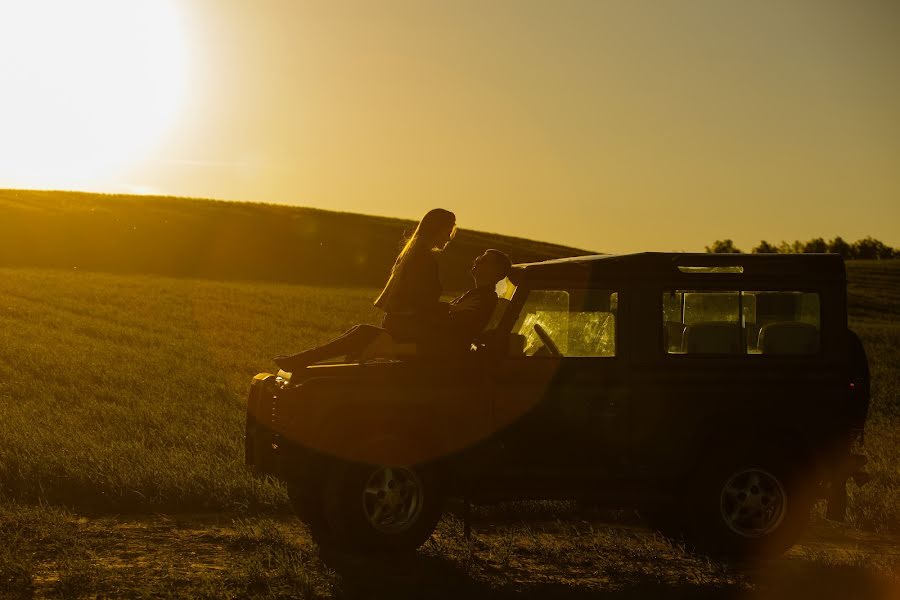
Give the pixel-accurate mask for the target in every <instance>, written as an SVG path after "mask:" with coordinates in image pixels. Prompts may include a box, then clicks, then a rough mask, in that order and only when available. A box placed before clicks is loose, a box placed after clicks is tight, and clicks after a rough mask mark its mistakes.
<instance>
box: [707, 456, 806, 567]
mask: <svg viewBox="0 0 900 600" xmlns="http://www.w3.org/2000/svg"><path fill="white" fill-rule="evenodd" d="M801 464H802V463H801V462H800V461H791V460H788V458H787V457H785V456H774V455H773V456H767V455H766V454H756V455H754V454H753V453H748V454H744V455H732V456H731V457H727V458H723V459H720V460H717V461H715V463H714V464H712V465H710V466H709V467H708V468H706V469H704V470H703V471H702V472H701V473H700V474H699V477H698V479H697V481H696V485H695V490H696V492H697V495H696V496H695V497H694V502H693V504H694V507H695V512H694V515H692V517H693V518H692V519H691V521H692V522H693V523H692V526H691V527H690V530H691V531H690V537H692V538H693V539H694V541H695V542H696V543H697V545H698V546H699V547H700V548H701V549H704V550H708V551H711V552H714V553H719V554H726V555H730V556H735V557H739V558H754V557H763V556H773V555H778V554H781V553H783V552H784V551H785V550H787V549H788V548H790V547H791V546H792V545H794V543H795V542H796V541H797V539H798V538H799V536H800V534H801V533H802V531H803V528H804V527H805V526H806V523H807V521H808V520H809V512H810V509H811V507H812V504H813V501H814V495H813V493H812V488H811V486H810V485H809V484H808V477H807V474H806V473H805V472H804V469H803V468H801Z"/></svg>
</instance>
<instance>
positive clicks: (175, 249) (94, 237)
mask: <svg viewBox="0 0 900 600" xmlns="http://www.w3.org/2000/svg"><path fill="white" fill-rule="evenodd" d="M450 208H452V207H450ZM460 217H461V221H460V224H461V225H463V226H464V225H465V220H464V218H462V216H460ZM414 225H415V223H414V222H412V221H405V220H402V219H390V218H385V217H373V216H366V215H359V214H352V213H338V212H331V211H326V210H318V209H312V208H302V207H294V206H281V205H272V204H258V203H248V202H224V201H214V200H197V199H190V198H175V197H161V196H118V195H106V194H87V193H79V192H43V191H27V190H0V266H5V267H48V268H57V269H58V268H63V269H81V270H89V271H105V272H112V273H145V274H156V275H167V276H174V277H191V278H204V279H217V280H257V281H277V282H290V283H307V284H339V285H369V286H377V285H380V284H381V283H383V282H384V280H385V277H386V274H387V272H388V270H389V269H390V267H391V265H392V264H393V261H394V258H395V257H396V255H397V251H398V249H399V247H400V244H401V240H402V239H403V236H404V233H405V232H410V233H411V231H412V228H413V227H414ZM489 247H490V248H498V249H500V250H503V251H504V252H506V253H507V254H509V255H510V257H511V258H512V259H513V262H529V261H535V260H544V259H548V258H559V257H563V256H573V255H578V254H590V252H589V251H586V250H579V249H576V248H568V247H565V246H558V245H554V244H545V243H541V242H534V241H531V240H525V239H521V238H514V237H509V236H503V235H498V234H492V233H484V232H479V231H470V230H466V229H461V230H460V231H459V233H458V235H457V237H456V239H455V240H454V242H453V243H452V244H451V245H450V246H449V247H448V249H447V251H446V252H445V253H444V254H443V255H442V256H441V259H440V260H441V262H442V273H443V274H444V277H445V281H444V285H445V287H446V288H448V289H451V290H452V289H460V288H464V287H467V286H468V284H469V277H468V275H467V273H468V267H469V265H470V264H471V262H472V260H473V259H474V258H475V257H476V256H477V255H478V254H480V253H481V252H482V251H484V249H485V248H489Z"/></svg>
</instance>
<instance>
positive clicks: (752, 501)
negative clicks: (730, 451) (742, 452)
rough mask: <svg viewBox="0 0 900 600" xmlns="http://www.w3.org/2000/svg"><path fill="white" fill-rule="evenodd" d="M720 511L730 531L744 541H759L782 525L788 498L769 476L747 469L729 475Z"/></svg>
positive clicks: (765, 473)
mask: <svg viewBox="0 0 900 600" xmlns="http://www.w3.org/2000/svg"><path fill="white" fill-rule="evenodd" d="M719 510H720V513H721V516H722V520H723V521H724V522H725V524H726V525H727V526H728V528H729V529H730V530H731V531H733V532H734V533H736V534H738V535H740V536H741V537H745V538H760V537H763V536H765V535H768V534H770V533H772V532H773V531H775V530H776V529H778V527H779V526H780V525H781V523H782V521H784V517H785V514H786V512H787V495H786V494H785V491H784V486H782V485H781V481H780V480H779V479H778V478H777V477H775V476H774V475H773V474H772V473H770V472H768V471H766V470H763V469H746V470H743V471H739V472H737V473H734V474H732V475H731V477H729V478H728V480H727V481H726V482H725V486H724V487H723V488H722V493H721V495H720V498H719Z"/></svg>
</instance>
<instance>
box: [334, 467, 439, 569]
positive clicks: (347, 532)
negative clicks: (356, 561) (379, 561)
mask: <svg viewBox="0 0 900 600" xmlns="http://www.w3.org/2000/svg"><path fill="white" fill-rule="evenodd" d="M324 499H325V502H324V505H323V509H324V516H325V522H326V523H327V526H328V529H329V531H330V533H331V534H332V536H333V541H334V542H335V543H337V544H338V545H339V546H340V547H341V548H342V549H345V550H351V551H363V552H367V551H369V552H370V551H377V550H382V551H383V550H389V551H413V550H415V549H416V548H418V547H419V546H421V545H422V544H423V543H424V542H425V541H426V540H427V539H428V538H429V537H430V536H431V534H432V532H433V531H434V528H435V526H436V525H437V522H438V520H439V519H440V516H441V510H442V504H443V501H442V498H441V495H440V490H439V486H438V479H437V477H436V476H435V474H434V472H433V471H432V470H430V469H423V468H420V467H411V466H386V465H359V464H343V465H340V466H339V467H338V468H337V469H336V470H335V471H334V472H333V473H331V474H330V476H329V477H328V481H327V482H326V484H325V498H324Z"/></svg>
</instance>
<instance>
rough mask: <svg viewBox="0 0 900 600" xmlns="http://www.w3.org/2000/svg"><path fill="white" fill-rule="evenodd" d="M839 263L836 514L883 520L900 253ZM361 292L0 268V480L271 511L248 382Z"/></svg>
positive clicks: (893, 447) (892, 463)
mask: <svg viewBox="0 0 900 600" xmlns="http://www.w3.org/2000/svg"><path fill="white" fill-rule="evenodd" d="M850 273H851V286H850V299H851V325H852V327H853V328H854V329H856V330H857V331H859V333H860V334H861V336H862V337H863V340H864V343H865V345H866V347H867V350H868V353H869V357H870V363H871V368H872V376H873V386H872V387H873V404H872V410H871V415H870V422H869V429H868V434H867V451H868V454H869V457H870V461H871V464H870V467H869V470H870V472H871V474H872V475H873V481H872V482H871V483H870V484H869V485H867V486H866V487H865V488H862V489H861V490H856V489H854V488H853V486H852V485H851V502H850V512H849V518H850V522H851V523H853V524H854V525H856V526H858V527H861V528H866V529H876V530H884V531H887V530H890V531H897V530H900V492H898V490H900V470H898V467H897V465H898V464H900V427H898V426H897V425H898V423H900V403H898V398H900V395H898V392H900V389H898V386H900V383H898V382H900V377H898V367H897V365H898V364H900V324H898V321H897V319H896V318H895V315H894V313H892V312H891V311H892V310H896V309H894V308H891V307H893V306H894V304H892V303H891V301H890V298H897V297H900V289H898V287H900V262H897V261H893V262H891V263H888V264H872V265H869V264H865V263H863V264H854V265H851V270H850ZM872 281H876V284H873V283H872ZM372 296H373V290H372V289H370V288H328V287H309V286H295V285H283V284H273V283H246V282H244V283H240V282H214V281H204V280H194V279H175V278H163V277H155V276H136V275H111V274H101V273H84V272H80V271H52V270H25V269H0V439H3V440H4V443H3V445H2V446H0V493H2V494H3V495H4V496H6V497H8V498H14V499H17V500H20V501H32V502H35V501H41V502H48V503H52V504H63V505H67V506H70V507H74V508H77V509H79V510H82V511H93V512H102V511H117V512H129V511H139V512H140V511H163V510H165V511H197V510H226V511H230V512H234V513H245V514H250V513H260V512H262V513H265V512H274V511H281V510H284V509H285V508H286V506H287V502H286V496H285V493H284V490H283V488H282V487H281V486H280V485H279V484H277V483H275V482H272V481H268V480H261V479H258V478H255V477H253V476H251V475H250V474H249V473H248V472H247V471H246V470H245V469H244V467H243V448H242V434H243V426H244V403H245V394H246V391H247V387H248V382H249V381H250V378H251V377H252V376H253V375H254V374H255V373H256V372H258V371H261V370H266V369H269V368H272V367H273V365H272V363H271V357H272V356H275V355H277V354H281V353H284V352H287V351H290V350H293V349H297V348H302V347H305V346H309V345H312V344H315V343H319V342H321V341H324V340H326V339H328V338H330V337H331V336H333V335H334V334H336V333H338V332H340V331H341V330H343V329H344V328H345V327H347V326H348V325H350V324H352V323H356V322H377V318H378V314H377V311H376V309H374V308H373V307H372V306H371V299H372ZM879 299H881V300H879ZM873 306H874V308H873ZM885 314H886V316H887V319H884V318H881V317H879V315H885Z"/></svg>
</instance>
